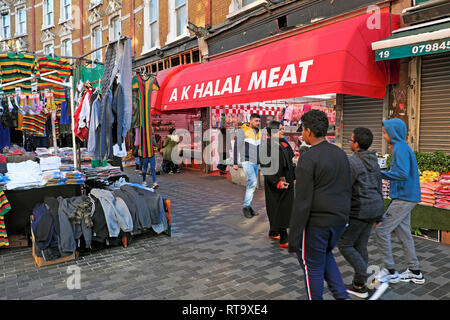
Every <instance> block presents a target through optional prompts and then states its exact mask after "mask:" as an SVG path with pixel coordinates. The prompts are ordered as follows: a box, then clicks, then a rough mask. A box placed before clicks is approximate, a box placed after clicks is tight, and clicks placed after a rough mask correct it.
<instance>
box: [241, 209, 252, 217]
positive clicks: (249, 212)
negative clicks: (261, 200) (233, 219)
mask: <svg viewBox="0 0 450 320" xmlns="http://www.w3.org/2000/svg"><path fill="white" fill-rule="evenodd" d="M242 213H244V217H246V218H247V219H251V218H253V215H252V212H251V210H250V207H244V208H242Z"/></svg>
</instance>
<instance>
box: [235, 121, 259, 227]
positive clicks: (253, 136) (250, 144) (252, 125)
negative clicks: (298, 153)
mask: <svg viewBox="0 0 450 320" xmlns="http://www.w3.org/2000/svg"><path fill="white" fill-rule="evenodd" d="M260 126H261V116H260V115H259V114H256V113H253V114H252V115H250V122H249V123H244V125H242V127H241V128H240V129H239V130H238V132H237V135H236V140H235V144H234V166H233V169H234V170H238V169H239V163H240V164H241V166H242V169H243V170H244V172H245V174H246V176H247V185H246V189H245V197H244V205H243V208H242V212H243V214H244V217H246V218H248V219H251V218H253V217H254V216H257V215H258V212H256V211H255V210H253V208H252V201H253V195H254V194H255V191H256V186H257V185H258V174H259V146H260V144H261V132H260V130H259V128H260Z"/></svg>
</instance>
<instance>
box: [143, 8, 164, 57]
mask: <svg viewBox="0 0 450 320" xmlns="http://www.w3.org/2000/svg"><path fill="white" fill-rule="evenodd" d="M153 3H154V4H156V17H155V19H154V20H151V17H152V4H153ZM152 26H155V28H156V34H157V37H156V39H153V38H152ZM152 42H153V44H154V45H152ZM160 47H161V45H160V37H159V1H158V0H145V2H144V47H143V48H142V54H146V53H149V52H150V51H153V50H155V49H158V48H160Z"/></svg>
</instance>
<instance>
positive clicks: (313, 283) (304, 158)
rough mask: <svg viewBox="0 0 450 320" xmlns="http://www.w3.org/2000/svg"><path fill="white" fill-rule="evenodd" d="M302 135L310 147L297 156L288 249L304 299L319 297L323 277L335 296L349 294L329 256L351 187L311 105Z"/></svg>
mask: <svg viewBox="0 0 450 320" xmlns="http://www.w3.org/2000/svg"><path fill="white" fill-rule="evenodd" d="M301 120H302V136H303V140H304V141H305V142H306V143H307V144H309V145H310V146H311V149H310V150H309V151H308V152H305V153H304V154H302V155H301V156H300V158H299V161H298V164H297V168H296V170H295V177H296V179H297V184H296V190H295V200H294V210H293V212H292V217H291V222H290V232H289V251H290V252H296V253H297V258H298V261H299V263H300V266H301V267H302V269H303V271H304V276H305V287H306V292H307V296H308V299H309V300H321V299H323V297H322V296H323V287H324V280H326V281H327V283H328V288H329V289H330V290H331V292H332V294H333V296H334V297H335V299H342V300H344V299H349V295H348V293H347V288H346V287H345V285H344V282H343V281H342V277H341V274H340V272H339V269H338V266H337V264H336V261H335V259H334V256H333V252H332V250H333V248H334V247H335V246H336V244H337V243H338V240H339V239H340V237H341V236H342V234H343V233H344V231H345V227H346V224H347V223H348V218H349V212H350V204H351V195H352V186H351V173H350V164H349V161H348V157H347V155H346V154H345V152H344V151H342V149H340V148H339V147H337V146H334V145H332V144H330V143H328V142H327V141H326V139H325V137H326V134H327V131H328V118H327V115H326V114H325V113H324V112H322V111H319V110H312V111H309V112H307V113H305V114H304V115H303V116H302V119H301Z"/></svg>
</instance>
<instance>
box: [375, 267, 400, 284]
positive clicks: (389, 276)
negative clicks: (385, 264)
mask: <svg viewBox="0 0 450 320" xmlns="http://www.w3.org/2000/svg"><path fill="white" fill-rule="evenodd" d="M375 278H376V279H377V280H379V281H380V282H389V283H398V282H399V281H400V274H399V273H398V272H397V271H395V272H394V273H391V272H389V270H388V269H386V268H383V269H382V270H381V271H380V272H379V273H378V274H377V275H376V277H375Z"/></svg>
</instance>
